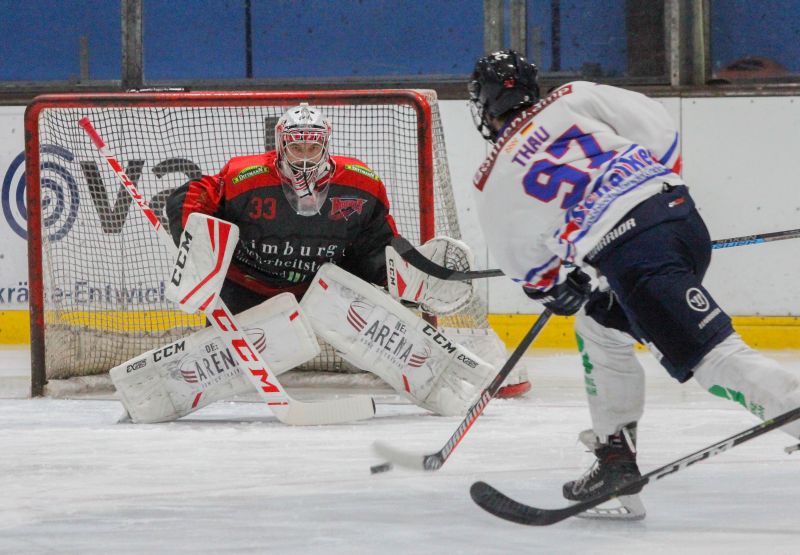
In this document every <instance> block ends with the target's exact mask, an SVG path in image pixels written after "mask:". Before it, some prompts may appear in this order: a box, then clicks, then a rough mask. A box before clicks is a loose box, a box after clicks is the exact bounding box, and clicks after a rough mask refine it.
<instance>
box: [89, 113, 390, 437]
mask: <svg viewBox="0 0 800 555" xmlns="http://www.w3.org/2000/svg"><path fill="white" fill-rule="evenodd" d="M79 124H80V126H81V127H82V128H83V130H84V131H85V132H86V134H87V135H88V136H89V138H90V139H91V140H92V142H93V143H94V145H95V147H96V148H97V150H98V151H99V152H100V154H101V155H102V156H103V157H104V158H105V159H106V161H107V162H108V165H109V166H111V169H113V170H114V173H116V174H117V177H118V178H119V180H120V181H121V182H122V185H123V186H124V187H125V189H126V190H127V191H128V193H129V194H130V195H131V197H133V200H134V202H135V203H136V205H137V206H138V207H139V209H140V210H141V211H142V214H144V216H145V218H147V220H148V221H149V222H150V224H151V226H152V227H153V231H155V232H156V234H157V235H158V237H159V239H160V240H161V242H162V243H163V244H164V246H165V247H166V248H167V250H168V251H169V253H170V256H171V257H172V258H173V259H175V257H176V255H177V247H176V246H175V244H174V243H173V242H172V238H171V237H170V236H169V234H168V233H167V230H166V229H165V228H164V227H163V226H162V225H161V221H160V220H159V219H158V217H157V216H156V214H155V212H153V210H152V209H151V208H150V206H149V205H148V203H147V201H146V200H145V199H144V197H143V196H142V195H141V194H140V193H139V191H138V190H137V189H136V186H135V185H134V183H133V182H132V181H131V180H130V178H129V177H128V175H127V174H126V173H125V170H124V169H123V168H122V165H121V164H120V163H119V161H118V160H117V158H116V157H115V156H114V154H113V153H112V152H111V150H110V149H109V147H108V145H106V144H105V142H104V141H103V139H102V138H101V137H100V135H99V134H98V132H97V130H96V129H95V128H94V126H93V125H92V123H91V122H90V121H89V118H88V117H83V118H81V119H80V121H79ZM212 298H213V296H212ZM212 298H209V299H208V301H206V305H205V306H204V307H203V308H204V309H205V310H204V312H205V314H206V316H207V318H208V320H209V322H211V325H212V326H213V327H214V329H215V330H216V331H217V332H218V333H219V334H220V337H221V338H222V339H223V341H225V342H227V343H228V347H229V350H230V352H231V353H232V354H233V355H234V356H235V357H236V358H237V362H238V363H239V365H240V367H241V368H242V369H243V372H242V373H243V374H244V375H245V376H246V377H247V378H248V379H249V380H250V383H251V384H252V385H253V387H254V388H255V389H256V391H258V394H259V396H260V397H261V399H262V400H263V401H264V402H265V403H266V404H267V405H268V406H269V407H270V409H271V410H272V412H273V413H274V414H275V416H276V417H277V418H278V419H279V420H280V421H281V422H283V423H285V424H292V425H318V424H337V423H341V422H352V421H353V420H363V419H366V418H371V417H372V416H374V414H375V403H374V401H373V400H372V398H370V397H365V396H362V397H354V398H350V399H331V400H325V401H316V402H302V401H298V400H296V399H293V398H292V397H290V396H289V394H288V393H286V390H285V389H284V388H283V386H282V385H281V384H280V382H279V381H278V379H277V377H276V376H275V375H274V374H273V373H272V370H271V369H270V368H269V367H268V366H267V364H266V363H265V362H264V360H263V359H262V358H261V355H260V353H259V352H258V349H256V348H255V347H254V346H253V344H252V342H251V341H250V339H249V338H248V337H247V333H246V332H245V330H243V329H241V327H240V326H239V325H238V324H237V323H236V320H235V318H234V316H233V314H231V312H230V310H229V309H228V308H227V306H225V303H224V302H223V301H222V299H221V298H220V297H219V295H216V299H215V301H213V302H212Z"/></svg>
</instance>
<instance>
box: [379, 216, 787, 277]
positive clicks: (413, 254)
mask: <svg viewBox="0 0 800 555" xmlns="http://www.w3.org/2000/svg"><path fill="white" fill-rule="evenodd" d="M798 237H800V229H788V230H786V231H774V232H772V233H761V234H756V235H743V236H741V237H731V238H729V239H717V240H716V241H712V242H711V248H712V249H715V250H716V249H726V248H729V247H741V246H744V245H757V244H760V243H769V242H771V241H783V240H784V239H796V238H798ZM392 246H393V247H394V249H395V250H396V251H397V252H398V254H400V256H401V257H402V258H403V260H405V261H406V262H408V263H409V264H411V265H412V266H414V267H415V268H416V269H417V270H420V271H422V272H425V273H426V274H428V275H431V276H433V277H435V278H438V279H441V280H446V281H465V280H470V279H481V278H490V277H498V276H504V275H505V274H504V273H503V270H499V269H492V270H469V271H466V272H462V271H459V270H453V269H451V268H446V267H445V266H441V265H439V264H437V263H436V262H434V261H433V260H430V259H429V258H427V257H426V256H425V255H424V254H422V253H421V252H419V251H418V250H417V249H416V247H414V245H412V244H411V243H410V242H409V241H408V240H407V239H406V238H405V237H401V236H399V235H398V236H396V237H394V238H393V239H392Z"/></svg>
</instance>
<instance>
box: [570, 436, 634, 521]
mask: <svg viewBox="0 0 800 555" xmlns="http://www.w3.org/2000/svg"><path fill="white" fill-rule="evenodd" d="M579 437H580V440H581V442H582V443H583V444H584V445H586V447H588V448H589V449H591V450H592V451H593V452H594V454H595V456H596V457H597V459H596V460H595V462H594V463H593V464H592V466H591V468H589V470H587V471H586V473H585V474H584V475H583V476H581V477H580V478H578V479H577V480H571V481H569V482H567V483H566V484H564V488H563V495H564V497H565V498H566V499H569V500H571V501H584V500H586V499H591V498H592V497H597V496H599V495H603V494H604V493H606V492H608V491H610V490H612V489H614V488H616V487H618V486H619V485H620V484H623V483H625V482H629V481H631V480H635V479H637V478H639V477H641V475H642V474H641V472H639V467H638V466H637V464H636V423H635V422H634V423H633V424H628V425H627V426H625V427H624V428H623V429H622V430H621V431H619V432H617V433H616V434H614V435H612V436H609V437H607V438H606V441H605V442H600V440H599V439H598V437H597V436H596V435H595V434H594V432H593V431H592V430H586V431H584V432H581V434H580V436H579ZM641 490H642V487H641V486H639V487H636V488H633V489H631V490H630V491H626V492H625V493H626V495H622V496H619V497H618V498H617V501H618V503H617V502H616V501H610V502H609V503H608V504H605V505H601V506H599V507H597V508H595V509H592V510H590V511H586V512H585V513H581V515H579V516H581V517H583V518H610V519H619V520H640V519H642V518H644V517H645V514H646V512H645V508H644V505H643V504H642V502H641V500H640V499H639V496H638V493H639V492H640V491H641Z"/></svg>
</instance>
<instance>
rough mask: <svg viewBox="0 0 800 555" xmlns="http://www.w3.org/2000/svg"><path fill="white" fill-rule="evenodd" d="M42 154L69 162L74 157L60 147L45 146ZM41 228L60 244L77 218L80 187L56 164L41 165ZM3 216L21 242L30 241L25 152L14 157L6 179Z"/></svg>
mask: <svg viewBox="0 0 800 555" xmlns="http://www.w3.org/2000/svg"><path fill="white" fill-rule="evenodd" d="M41 150H42V153H43V154H52V155H54V156H56V157H59V158H62V159H63V160H65V161H67V162H72V160H74V158H75V156H74V155H73V154H72V153H71V152H70V151H69V150H67V149H65V148H63V147H60V146H57V145H42V147H41ZM40 171H41V179H40V182H41V203H42V227H43V228H44V229H46V230H47V232H48V239H49V240H50V241H58V240H59V239H61V238H63V237H64V236H65V235H66V234H67V233H69V231H70V229H72V226H73V225H74V224H75V220H76V219H77V217H78V206H79V203H80V200H79V197H78V184H77V182H76V181H75V178H74V177H73V175H72V174H71V173H70V172H69V171H68V170H67V169H66V168H65V167H64V166H62V165H61V164H59V163H58V162H56V161H50V160H48V161H46V162H42V165H41V170H40ZM2 205H3V215H4V216H5V218H6V221H7V222H8V225H9V227H11V229H12V230H13V231H14V233H16V234H17V235H19V236H20V237H21V238H22V239H25V240H27V239H28V230H27V228H28V213H27V209H26V203H25V153H24V152H21V153H20V154H19V156H17V157H16V158H14V160H13V161H12V162H11V164H10V165H9V167H8V171H6V175H5V177H4V178H3V189H2Z"/></svg>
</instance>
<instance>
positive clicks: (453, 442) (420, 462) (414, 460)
mask: <svg viewBox="0 0 800 555" xmlns="http://www.w3.org/2000/svg"><path fill="white" fill-rule="evenodd" d="M551 314H552V312H550V310H548V309H545V310H544V312H542V314H541V315H540V316H539V318H537V319H536V322H534V324H533V326H531V329H530V330H529V331H528V333H527V334H525V337H523V338H522V341H520V343H519V345H517V348H516V349H514V352H513V353H511V356H509V357H508V360H507V361H506V363H505V364H503V367H502V368H501V369H500V371H499V372H498V373H497V376H495V377H494V379H493V380H492V382H491V383H490V384H489V385H488V386H486V389H484V390H483V392H482V393H481V396H480V397H479V398H478V400H477V401H475V403H474V404H473V405H472V406H471V407H470V409H469V410H468V411H467V415H466V416H465V417H464V420H462V421H461V424H459V426H458V428H456V431H455V432H453V435H451V436H450V439H448V440H447V443H445V444H444V447H442V448H441V449H439V450H438V451H436V452H435V453H431V454H429V455H419V454H415V453H408V452H405V451H399V450H397V449H395V448H394V447H391V446H390V445H387V444H385V443H383V442H380V441H376V442H375V443H374V444H373V449H374V450H375V453H376V454H378V455H379V456H381V457H382V458H384V459H385V460H388V461H389V462H386V463H382V464H378V465H375V466H372V467H371V468H370V472H372V474H377V473H379V472H386V471H387V470H391V469H392V465H393V464H397V465H399V466H403V467H406V468H412V469H416V470H438V469H439V468H441V466H442V465H443V464H444V463H445V461H446V460H447V459H448V458H449V457H450V455H451V454H452V452H453V450H455V448H456V447H457V446H458V444H459V443H460V442H461V440H462V439H464V436H465V435H467V432H468V431H469V429H470V427H471V426H472V424H473V423H474V422H475V420H476V419H477V418H478V417H479V416H480V415H481V413H482V412H483V409H484V408H486V405H487V404H489V401H491V400H492V397H494V396H495V395H496V394H497V392H498V391H499V390H500V388H501V387H502V385H503V381H505V379H506V378H507V377H508V375H509V374H510V373H511V371H512V370H513V369H514V366H515V365H516V364H517V362H518V361H519V359H520V358H522V355H524V354H525V351H527V350H528V347H530V345H531V343H533V340H534V339H536V336H537V335H539V332H540V331H542V328H543V327H544V325H545V324H546V323H547V320H549V319H550V316H551Z"/></svg>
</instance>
